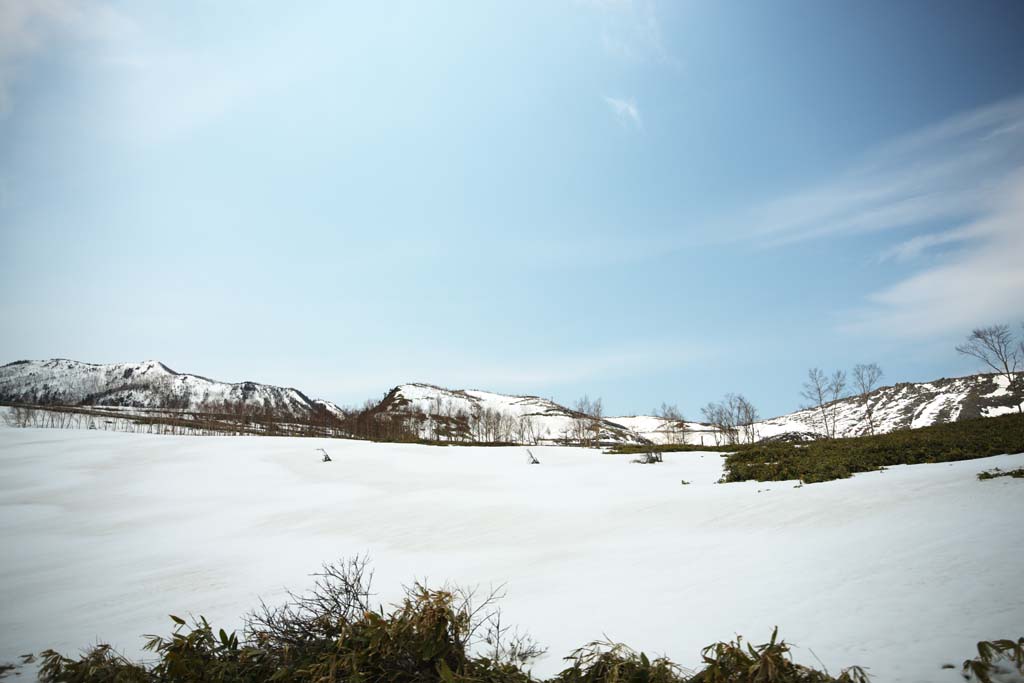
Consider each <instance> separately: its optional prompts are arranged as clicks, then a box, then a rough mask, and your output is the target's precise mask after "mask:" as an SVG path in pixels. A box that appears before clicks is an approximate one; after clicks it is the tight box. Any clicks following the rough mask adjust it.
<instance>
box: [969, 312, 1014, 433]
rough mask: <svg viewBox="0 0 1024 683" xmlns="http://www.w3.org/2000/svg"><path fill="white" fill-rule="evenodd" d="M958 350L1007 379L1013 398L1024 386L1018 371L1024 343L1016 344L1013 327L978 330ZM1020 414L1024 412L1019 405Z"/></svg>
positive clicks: (1008, 388) (997, 326)
mask: <svg viewBox="0 0 1024 683" xmlns="http://www.w3.org/2000/svg"><path fill="white" fill-rule="evenodd" d="M956 350H957V351H958V352H959V353H962V354H963V355H965V356H971V357H973V358H977V359H978V360H980V361H981V362H982V363H984V364H985V365H987V366H988V367H990V368H992V369H993V370H994V371H995V372H996V373H997V374H999V375H1002V376H1003V377H1005V378H1006V385H1007V386H1006V388H1007V390H1008V391H1009V392H1010V393H1011V395H1012V394H1016V393H1017V392H1018V391H1020V387H1019V386H1018V385H1020V384H1022V383H1024V382H1022V379H1021V377H1020V374H1019V373H1018V370H1019V369H1020V365H1021V363H1022V361H1024V340H1021V341H1020V342H1016V343H1015V340H1014V338H1013V334H1012V333H1011V332H1010V326H1009V325H992V326H990V327H979V328H976V329H974V330H972V331H971V334H970V336H969V337H967V341H966V342H964V343H963V344H958V345H957V347H956ZM1017 412H1018V413H1021V412H1024V410H1022V409H1021V403H1020V402H1019V401H1018V402H1017Z"/></svg>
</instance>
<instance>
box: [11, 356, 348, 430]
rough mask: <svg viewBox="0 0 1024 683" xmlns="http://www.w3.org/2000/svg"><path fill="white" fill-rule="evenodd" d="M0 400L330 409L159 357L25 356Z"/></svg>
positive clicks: (230, 410)
mask: <svg viewBox="0 0 1024 683" xmlns="http://www.w3.org/2000/svg"><path fill="white" fill-rule="evenodd" d="M0 402H5V403H26V404H33V405H67V406H107V407H121V408H138V409H165V410H191V411H200V412H206V413H226V414H236V415H242V414H245V415H272V416H274V417H276V418H277V419H300V420H306V419H310V418H312V417H314V416H315V415H318V414H321V413H322V412H323V411H327V412H329V413H332V414H338V413H339V412H340V411H339V409H338V407H337V406H335V405H334V404H333V403H330V402H328V401H320V400H313V399H310V398H309V397H308V396H306V395H305V394H303V393H302V392H301V391H299V390H298V389H291V388H285V387H278V386H273V385H269V384H260V383H258V382H238V383H227V382H218V381H216V380H212V379H208V378H206V377H201V376H199V375H189V374H184V373H179V372H175V371H174V370H172V369H170V368H169V367H167V366H166V365H164V364H163V363H161V362H159V361H153V360H150V361H144V362H142V363H112V364H107V365H101V364H94V363H82V362H79V361H74V360H66V359H60V358H57V359H52V360H44V361H31V360H27V361H26V360H23V361H16V362H14V363H8V364H7V365H4V366H0Z"/></svg>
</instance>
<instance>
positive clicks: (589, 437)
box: [571, 395, 604, 446]
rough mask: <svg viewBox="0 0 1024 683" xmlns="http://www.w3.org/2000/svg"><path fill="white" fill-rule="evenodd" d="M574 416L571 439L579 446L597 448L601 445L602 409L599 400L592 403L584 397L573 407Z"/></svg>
mask: <svg viewBox="0 0 1024 683" xmlns="http://www.w3.org/2000/svg"><path fill="white" fill-rule="evenodd" d="M573 409H574V411H575V413H576V414H575V415H574V416H573V422H572V426H571V438H572V439H573V440H574V441H576V442H577V443H579V444H580V445H581V446H598V445H600V443H601V422H602V415H603V413H604V408H603V406H602V405H601V399H600V398H596V399H594V400H593V401H591V400H590V398H589V397H588V396H586V395H584V396H583V398H581V399H578V400H577V401H576V403H575V404H574V406H573Z"/></svg>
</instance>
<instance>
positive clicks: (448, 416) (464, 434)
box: [376, 383, 647, 443]
mask: <svg viewBox="0 0 1024 683" xmlns="http://www.w3.org/2000/svg"><path fill="white" fill-rule="evenodd" d="M376 410H377V411H379V412H384V413H392V414H401V415H409V416H411V417H414V418H415V419H416V420H417V424H418V429H419V432H420V437H421V438H424V439H431V440H434V439H439V440H445V439H469V440H477V441H506V442H507V441H510V442H518V443H555V442H558V441H562V440H573V438H572V437H573V433H574V431H575V430H577V429H579V428H580V422H581V420H583V419H584V416H583V415H581V414H580V413H577V412H576V411H573V410H570V409H569V408H566V407H565V406H562V405H559V404H557V403H555V402H554V401H551V400H549V399H545V398H540V397H538V396H510V395H506V394H497V393H494V392H490V391H478V390H475V389H445V388H443V387H438V386H434V385H432V384H419V383H415V384H402V385H400V386H397V387H395V388H394V389H392V390H391V391H390V392H389V393H388V395H387V396H385V397H384V399H383V400H382V401H381V403H380V404H379V405H378V406H377V408H376ZM599 431H600V441H601V442H602V443H646V441H647V439H645V438H644V437H642V436H640V435H639V434H637V433H636V432H634V431H633V430H631V429H629V428H628V427H625V426H624V425H622V424H619V423H617V422H615V421H612V420H608V419H604V420H600V421H599Z"/></svg>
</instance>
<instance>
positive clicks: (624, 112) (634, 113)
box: [604, 95, 644, 130]
mask: <svg viewBox="0 0 1024 683" xmlns="http://www.w3.org/2000/svg"><path fill="white" fill-rule="evenodd" d="M604 101H605V104H607V105H608V108H609V109H611V111H612V113H613V114H615V116H616V117H617V118H618V119H619V121H620V122H621V123H623V124H625V125H628V126H633V127H635V128H637V129H639V130H643V127H644V122H643V120H642V119H641V118H640V110H639V109H638V108H637V106H636V101H634V100H633V99H621V98H618V97H608V96H607V95H605V97H604Z"/></svg>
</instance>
